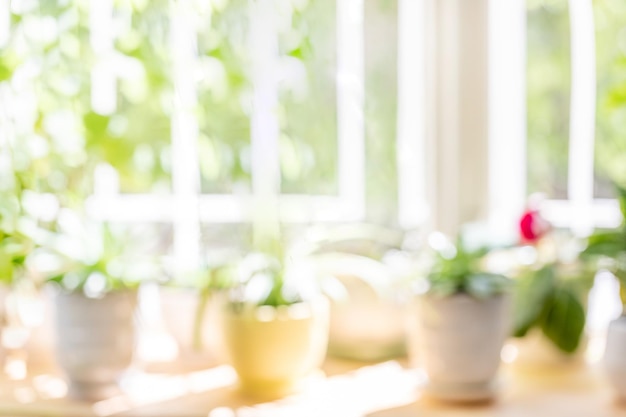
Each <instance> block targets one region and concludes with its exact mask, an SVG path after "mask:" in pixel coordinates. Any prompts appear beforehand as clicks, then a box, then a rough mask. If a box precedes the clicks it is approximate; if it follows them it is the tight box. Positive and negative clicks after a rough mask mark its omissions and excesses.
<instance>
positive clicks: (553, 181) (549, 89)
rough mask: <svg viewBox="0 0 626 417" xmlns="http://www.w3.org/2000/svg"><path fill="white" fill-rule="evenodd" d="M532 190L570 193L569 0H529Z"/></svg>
mask: <svg viewBox="0 0 626 417" xmlns="http://www.w3.org/2000/svg"><path fill="white" fill-rule="evenodd" d="M527 5H528V66H527V77H528V78H527V80H528V87H527V88H528V96H527V100H528V101H527V111H528V149H527V150H528V159H527V161H528V162H527V163H528V193H529V194H530V193H535V192H542V193H545V194H546V195H547V197H549V198H567V167H568V163H567V161H568V148H569V146H568V134H569V99H570V93H569V91H570V68H569V66H570V53H569V16H568V10H567V2H566V1H563V0H528V3H527Z"/></svg>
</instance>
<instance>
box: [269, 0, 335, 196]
mask: <svg viewBox="0 0 626 417" xmlns="http://www.w3.org/2000/svg"><path fill="white" fill-rule="evenodd" d="M335 1H336V0H316V1H309V2H301V1H292V2H285V8H284V9H283V10H282V12H283V13H284V14H283V15H282V16H281V17H282V19H281V20H283V21H285V22H290V24H288V25H284V28H281V29H282V30H281V31H280V32H281V33H280V42H279V44H280V54H281V58H280V60H281V66H282V71H283V74H282V77H281V78H282V80H281V81H282V82H281V85H280V103H281V108H280V123H281V130H282V135H281V139H280V152H281V157H280V160H281V172H282V192H283V193H304V194H336V193H337V161H338V158H337V149H338V144H337V120H336V115H337V92H336V83H335V69H336V67H337V60H336V53H337V48H336V12H335V9H336V5H335ZM281 26H282V25H281Z"/></svg>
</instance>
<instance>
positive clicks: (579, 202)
mask: <svg viewBox="0 0 626 417" xmlns="http://www.w3.org/2000/svg"><path fill="white" fill-rule="evenodd" d="M569 10H570V40H571V72H572V81H571V98H570V128H569V165H568V197H569V200H570V202H571V204H572V206H573V209H574V212H575V215H574V216H573V218H572V225H571V227H572V231H573V232H574V233H575V234H577V235H587V234H589V233H590V232H591V231H592V229H593V220H592V209H593V179H594V171H593V162H594V161H593V158H594V136H595V116H596V69H595V65H596V55H595V33H594V30H595V29H594V22H593V18H594V15H593V2H592V0H570V1H569Z"/></svg>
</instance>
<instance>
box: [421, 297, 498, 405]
mask: <svg viewBox="0 0 626 417" xmlns="http://www.w3.org/2000/svg"><path fill="white" fill-rule="evenodd" d="M509 307H510V298H509V297H508V296H507V295H498V296H494V297H491V298H488V299H486V300H477V299H474V298H472V297H470V296H468V295H465V294H458V295H453V296H450V297H445V298H436V297H433V296H428V295H425V296H421V297H418V298H417V299H416V303H415V304H414V305H413V308H412V310H413V311H412V314H411V321H412V324H411V325H410V326H409V347H410V355H411V359H412V360H413V361H414V362H416V363H417V364H419V366H421V367H422V368H423V369H424V371H425V372H426V375H427V377H428V382H427V384H426V386H425V387H424V388H425V392H426V393H427V394H428V395H430V396H432V397H435V398H438V399H442V400H448V401H482V400H486V399H489V398H491V397H492V396H493V395H494V378H495V376H496V373H497V371H498V367H499V365H500V351H501V349H502V345H503V343H504V340H505V339H506V337H507V336H508V334H509V330H510V323H509V322H510V319H509Z"/></svg>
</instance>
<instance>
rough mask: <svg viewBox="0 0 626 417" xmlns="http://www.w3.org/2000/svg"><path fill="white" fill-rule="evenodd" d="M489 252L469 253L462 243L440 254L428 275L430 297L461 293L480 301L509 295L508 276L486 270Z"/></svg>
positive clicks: (451, 246)
mask: <svg viewBox="0 0 626 417" xmlns="http://www.w3.org/2000/svg"><path fill="white" fill-rule="evenodd" d="M487 253H488V250H487V249H484V248H482V249H477V250H471V249H467V248H466V247H465V245H464V244H463V241H462V240H461V239H459V240H458V241H457V244H456V246H453V245H450V246H449V247H446V248H445V249H443V250H440V251H438V252H437V254H436V258H435V263H434V265H433V267H432V270H431V272H430V274H429V275H428V281H429V283H430V288H429V293H430V294H433V295H435V296H438V297H446V296H450V295H454V294H458V293H464V294H469V295H471V296H473V297H476V298H478V299H484V298H488V297H491V296H493V295H495V294H499V293H502V292H505V291H507V290H508V288H509V287H510V280H509V279H508V278H507V277H505V276H504V275H500V274H494V273H490V272H487V271H485V270H484V268H483V267H482V265H481V264H482V260H483V258H484V256H485V255H486V254H487Z"/></svg>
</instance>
